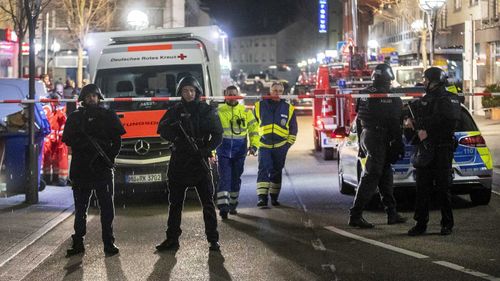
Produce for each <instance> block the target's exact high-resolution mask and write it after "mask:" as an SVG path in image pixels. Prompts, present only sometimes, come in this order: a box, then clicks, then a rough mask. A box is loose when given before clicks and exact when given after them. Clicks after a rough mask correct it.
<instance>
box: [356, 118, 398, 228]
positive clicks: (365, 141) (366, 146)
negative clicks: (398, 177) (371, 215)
mask: <svg viewBox="0 0 500 281" xmlns="http://www.w3.org/2000/svg"><path fill="white" fill-rule="evenodd" d="M360 145H361V147H360V149H363V151H364V153H365V155H366V157H367V159H366V164H365V169H364V171H363V174H362V175H361V179H360V182H359V184H358V189H357V190H356V196H355V197H354V203H353V206H352V207H351V210H350V214H351V217H353V218H360V217H361V216H362V213H363V209H364V208H365V206H366V205H367V204H368V203H369V202H370V200H371V198H372V197H373V194H375V192H376V191H377V187H378V189H379V193H380V196H381V199H382V203H383V204H384V206H385V209H386V212H387V213H389V214H391V213H395V212H396V200H395V199H394V186H393V171H392V167H391V164H390V163H389V161H388V159H387V153H388V149H389V137H388V133H387V131H384V130H381V129H368V128H363V131H362V132H361V136H360Z"/></svg>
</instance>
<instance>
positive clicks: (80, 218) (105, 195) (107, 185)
mask: <svg viewBox="0 0 500 281" xmlns="http://www.w3.org/2000/svg"><path fill="white" fill-rule="evenodd" d="M113 189H114V186H113V180H112V179H111V180H109V181H104V182H97V183H92V184H85V185H79V184H76V183H75V184H73V198H74V199H75V224H74V229H75V234H74V235H73V241H82V240H83V237H84V236H85V234H86V233H87V211H88V208H89V201H90V196H91V194H92V190H95V194H96V196H97V201H98V202H99V208H100V209H101V228H102V241H103V242H104V244H109V243H114V241H115V237H114V236H113V219H114V217H115V208H114V205H113V193H114V191H113Z"/></svg>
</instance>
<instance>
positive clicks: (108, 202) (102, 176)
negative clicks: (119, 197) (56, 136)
mask: <svg viewBox="0 0 500 281" xmlns="http://www.w3.org/2000/svg"><path fill="white" fill-rule="evenodd" d="M102 99H103V95H102V93H101V90H100V89H99V87H97V86H96V85H95V84H88V85H86V86H85V87H83V88H82V91H81V94H80V96H79V98H78V101H79V102H81V103H82V106H81V107H79V108H78V109H77V110H76V111H74V112H72V113H71V114H70V115H69V117H68V120H67V121H66V127H65V130H64V133H63V136H62V141H63V142H64V143H66V144H67V145H68V146H70V147H71V149H72V151H73V157H72V159H71V169H70V175H69V176H70V179H71V181H72V183H73V197H74V200H75V223H74V229H75V234H73V235H72V238H73V244H72V247H71V248H70V249H68V251H67V254H68V255H69V256H71V255H75V254H79V253H82V252H84V251H85V248H84V245H83V238H84V236H85V234H86V224H87V210H88V207H89V199H90V195H91V193H92V190H95V194H96V195H97V200H98V202H99V206H100V208H101V227H102V241H103V242H104V252H105V253H106V254H107V255H114V254H117V253H118V252H119V249H118V248H117V247H116V246H115V244H114V241H115V237H114V235H113V219H114V216H115V209H114V206H113V192H114V183H113V166H114V159H115V157H116V156H117V155H118V153H119V152H120V148H121V136H122V135H123V134H125V129H124V128H123V126H122V124H121V123H120V120H119V119H118V116H117V115H116V113H115V112H114V111H112V110H109V109H105V108H103V107H101V106H99V104H100V100H102Z"/></svg>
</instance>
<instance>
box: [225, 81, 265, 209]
mask: <svg viewBox="0 0 500 281" xmlns="http://www.w3.org/2000/svg"><path fill="white" fill-rule="evenodd" d="M225 95H226V96H237V95H238V88H236V87H235V86H229V87H227V89H226V92H225ZM219 118H220V121H221V123H222V128H223V129H224V134H223V138H222V144H221V145H220V146H219V147H218V148H217V159H218V164H219V165H218V168H219V188H218V191H217V207H218V208H219V210H220V216H221V217H222V218H223V219H227V216H228V213H229V214H232V215H235V214H236V213H237V211H236V206H237V205H238V197H239V192H240V187H241V174H243V166H244V164H245V158H246V155H247V152H248V153H249V154H251V155H256V153H257V147H258V145H259V133H258V124H257V121H255V117H254V116H253V113H252V111H251V110H248V109H246V108H245V106H244V105H242V104H240V103H238V100H236V99H226V102H225V103H224V104H222V105H220V106H219ZM247 138H248V139H249V140H250V146H249V145H248V141H247Z"/></svg>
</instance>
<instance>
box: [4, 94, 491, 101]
mask: <svg viewBox="0 0 500 281" xmlns="http://www.w3.org/2000/svg"><path fill="white" fill-rule="evenodd" d="M424 94H425V93H421V92H418V93H373V94H348V93H345V94H344V93H341V94H311V95H279V96H271V95H265V96H260V95H257V96H246V95H245V96H243V95H242V96H202V97H200V99H202V100H213V101H224V100H260V99H285V100H304V99H306V100H307V99H309V100H310V99H324V98H397V97H401V98H402V97H410V98H418V97H422V96H423V95H424ZM456 95H458V96H464V97H467V96H470V97H494V96H500V93H458V94H456ZM181 99H182V97H136V98H105V99H104V100H101V102H107V103H112V102H168V101H181ZM51 102H66V103H72V102H78V100H77V99H53V98H42V99H12V100H0V104H2V103H17V104H19V103H21V104H30V103H51Z"/></svg>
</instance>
